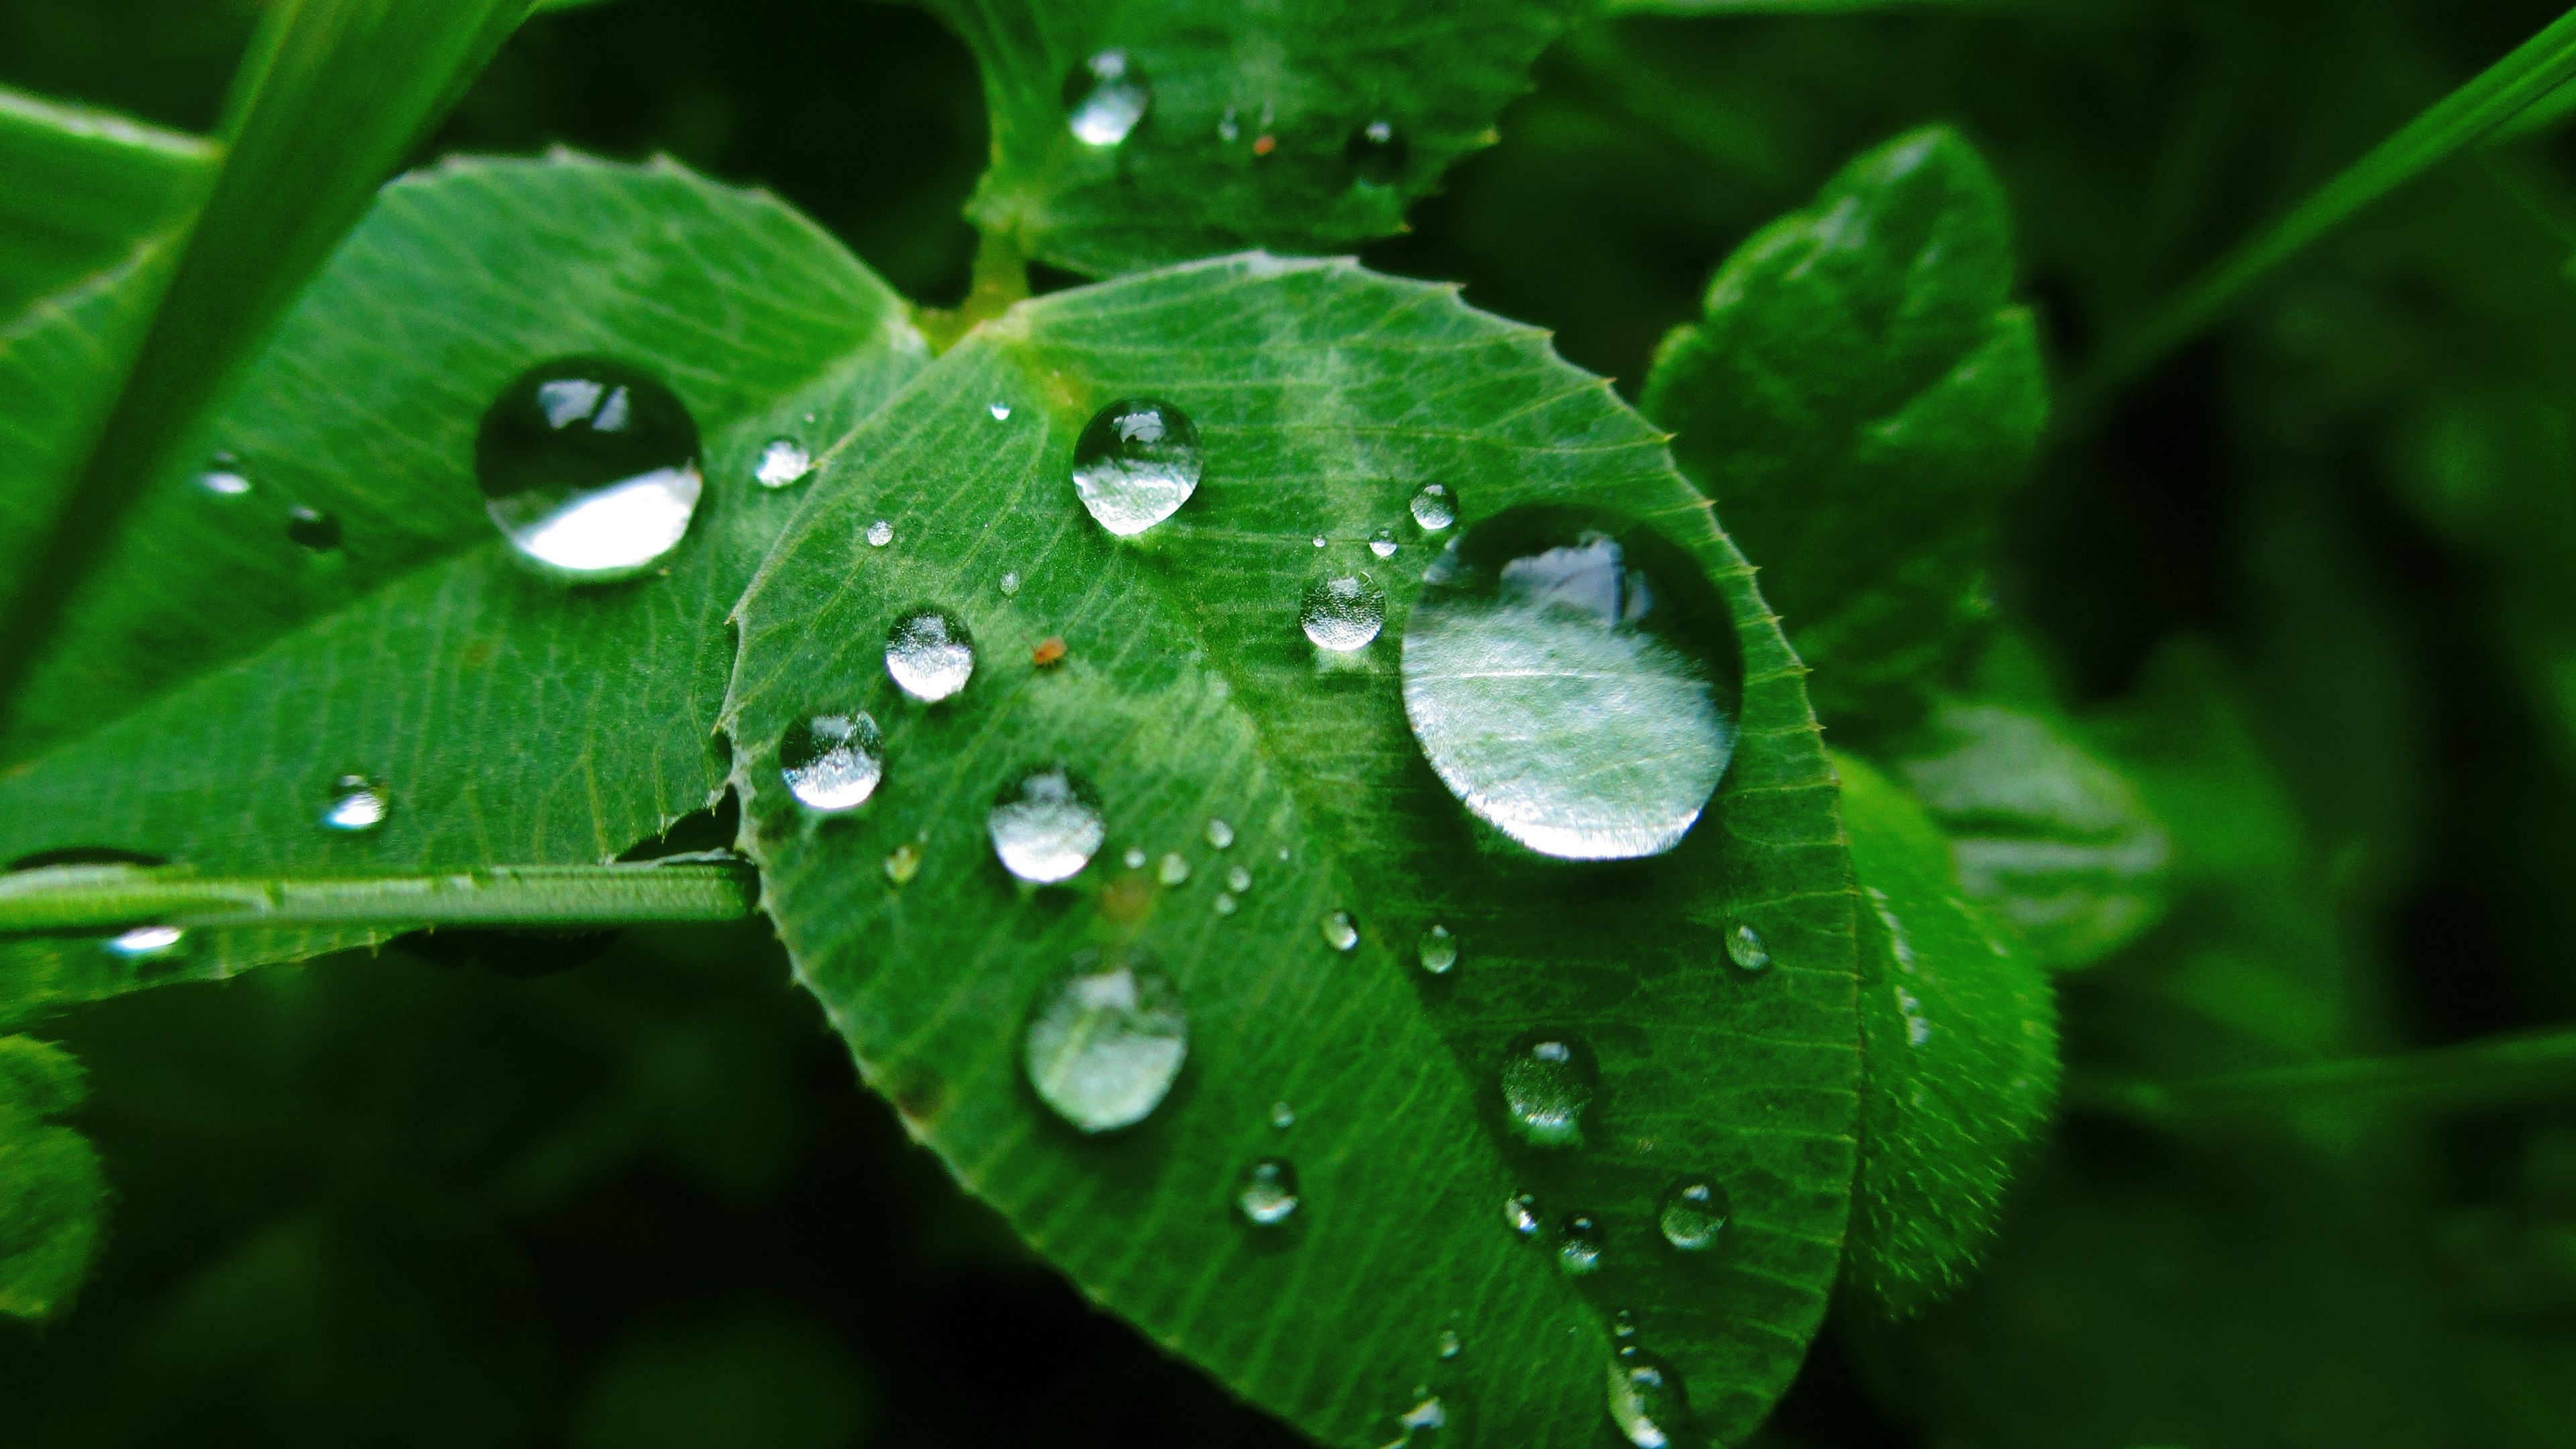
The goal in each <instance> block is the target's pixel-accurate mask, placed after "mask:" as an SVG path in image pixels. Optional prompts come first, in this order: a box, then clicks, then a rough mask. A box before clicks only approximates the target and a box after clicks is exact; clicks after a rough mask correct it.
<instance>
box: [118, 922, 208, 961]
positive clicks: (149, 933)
mask: <svg viewBox="0 0 2576 1449" xmlns="http://www.w3.org/2000/svg"><path fill="white" fill-rule="evenodd" d="M187 939H188V933H187V932H186V931H183V930H181V929H180V928H179V927H177V926H137V927H135V928H134V929H133V930H130V931H124V932H120V933H119V934H117V935H114V936H110V937H108V938H107V941H106V942H105V944H106V946H107V949H108V951H109V952H110V953H111V954H113V955H117V956H122V957H124V958H125V959H126V960H128V961H156V960H159V959H161V958H162V957H165V956H173V955H176V954H178V951H179V948H180V946H181V945H183V944H185V943H186V941H187Z"/></svg>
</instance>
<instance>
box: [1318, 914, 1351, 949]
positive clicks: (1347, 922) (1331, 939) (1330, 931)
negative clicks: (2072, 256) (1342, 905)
mask: <svg viewBox="0 0 2576 1449" xmlns="http://www.w3.org/2000/svg"><path fill="white" fill-rule="evenodd" d="M1323 928H1324V944H1325V945H1327V946H1330V947H1332V948H1333V949H1334V950H1336V951H1348V950H1351V949H1353V948H1355V947H1357V946H1358V945H1359V943H1360V928H1359V923H1358V922H1356V921H1354V920H1352V919H1351V913H1350V912H1348V911H1333V912H1331V913H1329V914H1327V915H1326V916H1325V917H1324V920H1323Z"/></svg>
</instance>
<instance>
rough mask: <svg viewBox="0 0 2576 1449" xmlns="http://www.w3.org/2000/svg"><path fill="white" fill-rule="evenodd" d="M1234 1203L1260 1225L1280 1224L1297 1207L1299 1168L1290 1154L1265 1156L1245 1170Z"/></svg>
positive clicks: (1246, 1219)
mask: <svg viewBox="0 0 2576 1449" xmlns="http://www.w3.org/2000/svg"><path fill="white" fill-rule="evenodd" d="M1234 1205H1235V1207H1236V1208H1237V1209H1238V1210H1240V1211H1241V1212H1242V1213H1243V1216H1244V1220H1245V1221H1247V1222H1250V1223H1252V1224H1253V1225H1255V1226H1257V1227H1264V1228H1269V1227H1277V1226H1278V1225H1279V1224H1281V1223H1284V1222H1286V1221H1288V1219H1289V1218H1290V1217H1292V1216H1294V1215H1295V1214H1296V1211H1297V1169H1296V1167H1295V1166H1294V1165H1293V1164H1291V1163H1290V1162H1289V1161H1288V1160H1287V1159H1286V1158H1282V1157H1265V1158H1263V1159H1261V1160H1260V1161H1259V1162H1256V1163H1254V1164H1252V1165H1251V1166H1250V1167H1247V1168H1245V1169H1244V1170H1243V1182H1242V1184H1241V1186H1239V1187H1237V1188H1236V1189H1235V1194H1234Z"/></svg>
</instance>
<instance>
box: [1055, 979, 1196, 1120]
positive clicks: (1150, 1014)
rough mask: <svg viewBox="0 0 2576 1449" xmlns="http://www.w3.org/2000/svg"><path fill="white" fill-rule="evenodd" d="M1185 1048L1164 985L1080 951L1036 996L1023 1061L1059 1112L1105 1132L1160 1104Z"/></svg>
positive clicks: (1185, 1031)
mask: <svg viewBox="0 0 2576 1449" xmlns="http://www.w3.org/2000/svg"><path fill="white" fill-rule="evenodd" d="M1189 1049H1190V1023H1189V1017H1188V1014H1187V1013H1185V1012H1184V1011H1183V1010H1182V1009H1181V1004H1180V999H1179V997H1177V996H1176V995H1174V994H1173V991H1172V988H1171V985H1170V983H1168V982H1166V981H1165V980H1164V979H1163V978H1162V976H1161V975H1159V974H1158V973H1156V972H1155V971H1154V970H1153V969H1152V968H1151V967H1150V966H1147V965H1144V964H1141V962H1138V961H1135V960H1133V959H1131V960H1130V961H1128V962H1125V963H1122V964H1120V965H1117V966H1114V967H1107V968H1104V967H1103V966H1102V964H1101V961H1100V957H1099V955H1098V953H1096V952H1084V953H1083V954H1082V955H1081V956H1078V957H1076V958H1075V959H1074V963H1073V968H1072V970H1071V972H1070V973H1069V974H1067V975H1066V976H1065V977H1064V978H1063V979H1062V980H1060V981H1058V982H1057V983H1056V984H1055V985H1054V986H1053V987H1051V988H1049V989H1048V991H1047V992H1046V993H1045V994H1044V995H1043V996H1042V997H1040V998H1039V1001H1038V1006H1037V1010H1036V1012H1035V1013H1034V1014H1033V1015H1031V1016H1030V1018H1029V1027H1028V1036H1027V1039H1026V1041H1025V1043H1024V1049H1023V1052H1022V1060H1023V1062H1024V1064H1025V1065H1026V1067H1027V1069H1028V1074H1029V1085H1031V1086H1033V1087H1035V1088H1036V1089H1037V1093H1038V1097H1039V1098H1040V1100H1042V1101H1044V1102H1045V1103H1046V1104H1047V1105H1048V1106H1049V1107H1052V1108H1054V1109H1055V1112H1056V1115H1057V1116H1059V1117H1062V1118H1063V1119H1064V1120H1066V1121H1067V1122H1070V1123H1072V1124H1073V1125H1074V1126H1076V1127H1078V1128H1080V1129H1082V1130H1083V1131H1085V1132H1109V1131H1114V1130H1115V1129H1117V1128H1120V1127H1127V1126H1132V1125H1134V1124H1135V1123H1138V1122H1142V1121H1144V1120H1145V1118H1146V1117H1147V1116H1149V1115H1151V1114H1152V1112H1153V1110H1154V1109H1155V1108H1156V1107H1157V1106H1159V1105H1161V1104H1162V1101H1163V1097H1164V1094H1165V1093H1168V1092H1169V1091H1171V1089H1172V1080H1173V1078H1175V1077H1178V1076H1179V1075H1180V1074H1181V1063H1182V1061H1183V1060H1184V1059H1185V1058H1187V1057H1188V1055H1189Z"/></svg>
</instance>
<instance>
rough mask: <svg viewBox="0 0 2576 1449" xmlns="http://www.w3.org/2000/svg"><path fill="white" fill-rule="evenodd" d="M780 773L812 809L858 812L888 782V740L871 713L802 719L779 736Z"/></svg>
mask: <svg viewBox="0 0 2576 1449" xmlns="http://www.w3.org/2000/svg"><path fill="white" fill-rule="evenodd" d="M778 774H779V777H780V778H781V779H784V780H785V781H786V782H787V793H789V794H791V795H793V796H795V797H796V799H797V801H798V802H799V803H800V804H802V805H804V806H805V808H807V809H809V810H819V811H822V812H823V813H824V814H826V815H830V814H837V813H838V812H840V811H843V810H855V809H857V808H858V807H859V806H860V805H862V804H864V803H866V801H867V798H868V797H869V796H870V795H873V794H875V793H876V790H877V782H878V781H879V780H882V779H884V778H885V741H884V738H883V737H882V736H880V735H879V734H878V733H877V722H876V720H875V719H874V718H872V717H871V716H870V715H869V714H868V713H867V712H866V711H865V710H858V711H854V712H852V713H849V714H818V715H813V716H810V717H808V718H805V719H800V720H798V721H796V722H795V723H794V724H791V725H789V726H788V727H787V732H786V733H785V734H783V735H781V736H779V739H778Z"/></svg>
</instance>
